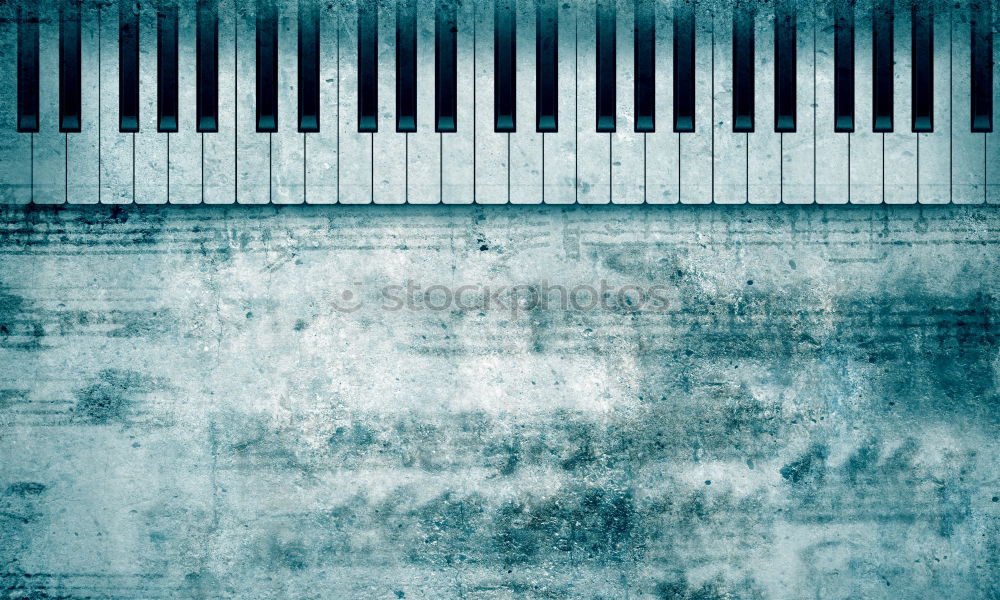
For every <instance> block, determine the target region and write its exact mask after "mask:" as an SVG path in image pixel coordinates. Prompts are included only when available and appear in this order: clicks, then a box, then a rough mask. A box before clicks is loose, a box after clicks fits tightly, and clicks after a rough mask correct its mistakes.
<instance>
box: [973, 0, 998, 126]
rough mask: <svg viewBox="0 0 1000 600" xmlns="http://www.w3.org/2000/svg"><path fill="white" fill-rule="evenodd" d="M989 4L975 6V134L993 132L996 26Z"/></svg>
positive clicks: (979, 3)
mask: <svg viewBox="0 0 1000 600" xmlns="http://www.w3.org/2000/svg"><path fill="white" fill-rule="evenodd" d="M991 13H992V11H991V10H990V2H989V0H979V2H978V4H974V5H973V6H972V19H971V21H972V22H971V24H970V26H971V28H972V29H971V31H970V33H971V42H972V48H971V55H972V98H971V101H972V131H973V132H976V133H990V132H992V131H993V26H992V23H993V21H992V14H991Z"/></svg>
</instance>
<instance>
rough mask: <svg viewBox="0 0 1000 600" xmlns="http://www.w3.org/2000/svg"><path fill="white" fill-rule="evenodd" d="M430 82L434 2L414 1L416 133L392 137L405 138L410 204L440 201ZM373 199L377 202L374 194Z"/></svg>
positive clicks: (438, 139) (438, 151) (438, 146)
mask: <svg viewBox="0 0 1000 600" xmlns="http://www.w3.org/2000/svg"><path fill="white" fill-rule="evenodd" d="M392 64H395V56H393V63H392ZM434 81H435V77H434V0H417V132H416V133H408V134H403V133H394V134H393V135H396V136H398V137H400V138H403V137H406V138H408V139H407V144H408V146H409V148H408V149H407V157H406V163H405V164H406V173H405V175H406V180H407V181H406V199H407V201H408V202H409V203H410V204H436V203H438V202H440V201H441V194H442V190H441V136H442V134H440V133H437V132H436V131H435V130H434V126H435V122H434V116H435V113H434ZM393 97H395V90H393ZM393 130H395V127H393ZM446 137H447V136H446ZM376 156H377V154H376ZM378 167H379V168H382V165H381V164H378ZM377 175H378V171H377V170H376V176H377ZM375 199H376V200H378V195H376V196H375Z"/></svg>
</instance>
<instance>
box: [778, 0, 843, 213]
mask: <svg viewBox="0 0 1000 600" xmlns="http://www.w3.org/2000/svg"><path fill="white" fill-rule="evenodd" d="M796 8H797V14H796V17H795V19H796V34H795V35H796V38H795V44H796V58H795V60H796V75H795V82H796V83H795V107H796V109H795V111H796V117H795V132H794V133H783V134H781V199H782V202H784V203H785V204H811V203H813V202H815V201H816V195H815V191H816V190H815V188H814V184H815V182H816V181H815V169H816V162H815V161H816V158H815V155H814V152H815V143H816V137H817V134H816V127H828V128H829V129H830V130H831V131H832V130H833V113H832V111H831V113H830V115H829V118H828V119H826V121H819V120H817V119H816V106H817V101H816V99H815V98H814V96H813V92H814V90H815V83H816V78H817V74H816V65H815V62H814V61H813V49H814V43H815V42H816V38H815V35H814V34H815V33H816V24H815V21H816V11H817V8H816V7H815V5H814V4H813V3H812V2H811V1H810V0H800V1H799V2H798V3H797V7H796ZM772 35H773V33H772ZM829 41H830V43H831V45H829V46H827V47H826V49H825V50H824V52H827V53H830V52H831V51H832V48H833V46H832V42H833V36H830V37H829ZM815 50H816V52H819V48H815ZM831 56H832V54H831ZM772 58H773V54H772ZM832 68H833V67H832V61H831V65H830V73H827V74H826V76H827V77H829V76H830V75H832ZM830 94H831V96H832V94H833V88H832V86H831V88H830ZM831 104H832V103H831ZM762 114H764V113H762ZM831 135H832V134H831ZM841 137H843V136H841ZM845 149H846V148H845ZM843 159H844V162H845V164H846V161H847V154H846V152H845V153H844V156H843ZM844 177H845V184H846V169H845V173H844Z"/></svg>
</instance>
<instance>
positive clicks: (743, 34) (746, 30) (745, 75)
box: [733, 0, 756, 133]
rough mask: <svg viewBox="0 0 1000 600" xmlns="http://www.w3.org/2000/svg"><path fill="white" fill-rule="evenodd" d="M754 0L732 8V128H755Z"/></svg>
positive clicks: (748, 0)
mask: <svg viewBox="0 0 1000 600" xmlns="http://www.w3.org/2000/svg"><path fill="white" fill-rule="evenodd" d="M753 2H754V0H741V1H739V2H737V3H736V5H735V6H734V7H733V131H734V132H736V133H751V132H753V128H754V71H755V69H756V65H755V64H754V5H753Z"/></svg>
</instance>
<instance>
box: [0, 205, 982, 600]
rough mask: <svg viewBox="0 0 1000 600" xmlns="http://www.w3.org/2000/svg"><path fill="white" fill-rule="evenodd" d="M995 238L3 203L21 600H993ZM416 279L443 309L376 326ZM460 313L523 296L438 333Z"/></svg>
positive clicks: (672, 212) (14, 532) (886, 222)
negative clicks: (593, 299) (388, 296)
mask: <svg viewBox="0 0 1000 600" xmlns="http://www.w3.org/2000/svg"><path fill="white" fill-rule="evenodd" d="M998 230H1000V214H998V213H997V212H996V211H995V210H993V209H984V208H974V207H939V208H924V209H920V208H885V207H869V208H865V207H845V208H834V209H823V208H821V207H805V208H794V207H786V208H783V209H773V208H766V207H733V208H725V207H702V208H698V207H684V206H680V207H674V208H671V209H668V210H659V209H655V208H652V207H638V208H626V207H615V208H596V207H591V208H584V207H580V208H568V209H560V208H555V207H541V208H525V207H521V208H517V209H504V208H497V209H484V208H474V207H469V208H455V207H452V208H447V207H438V208H426V209H424V208H418V207H402V208H388V207H367V208H348V207H337V208H329V207H328V208H320V207H300V208H294V209H288V210H282V209H278V208H261V207H258V208H253V207H236V208H210V207H204V208H195V209H188V210H185V209H180V208H177V207H172V208H161V209H146V210H138V209H124V210H112V209H87V210H78V209H63V210H57V209H52V210H48V209H30V208H29V209H21V208H6V209H3V210H2V212H0V365H2V368H0V573H2V575H0V591H2V595H3V597H5V598H32V599H42V598H68V599H82V598H100V599H111V598H120V599H129V600H131V599H139V598H289V599H292V598H295V599H300V598H317V599H319V598H338V599H350V600H354V599H359V600H361V599H369V598H370V599H376V598H378V599H382V598H387V599H393V598H427V599H435V600H437V599H442V600H444V599H459V598H465V599H515V598H517V599H543V598H544V599H586V600H597V599H619V598H621V599H625V598H628V599H675V598H681V599H695V598H697V599H706V600H707V599H730V598H740V599H785V598H821V599H834V598H845V599H846V598H956V599H957V598H962V599H965V598H969V599H971V598H996V597H998V595H1000V587H998V583H997V582H998V581H1000V540H998V531H1000V527H998V518H1000V503H998V496H1000V481H998V473H1000V470H998V467H997V456H998V452H997V451H998V446H1000V442H998V441H997V440H998V435H997V434H998V432H1000V428H998V424H1000V408H998V403H997V401H998V397H997V396H998V394H997V390H998V376H1000V375H998V374H1000V354H998V352H997V336H998V329H1000V324H998V320H997V319H998V318H997V311H998V300H997V295H998V281H1000V269H998V263H1000V259H998V253H997V245H998V242H1000V236H998ZM408 282H412V286H419V287H420V289H421V290H424V291H426V289H427V288H429V287H431V286H439V287H437V288H435V289H434V290H432V292H431V293H430V294H429V295H427V296H422V295H421V293H414V294H413V298H414V299H415V300H414V303H413V304H412V305H408V306H404V307H402V308H397V307H394V305H393V306H389V307H386V304H387V303H386V302H385V298H384V297H383V296H382V293H383V291H384V290H386V289H387V286H393V285H398V286H404V287H405V286H406V285H407V284H408ZM602 282H604V284H605V285H606V286H607V288H608V289H611V290H612V292H609V299H608V301H607V302H605V303H604V305H601V304H600V303H598V306H596V307H593V308H588V307H587V306H589V303H586V302H583V301H582V299H581V304H584V305H586V306H575V307H574V306H566V307H565V308H564V307H563V306H560V305H559V302H558V290H557V288H554V287H553V286H564V287H566V288H574V287H577V286H593V287H595V288H597V287H599V286H600V285H601V283H602ZM462 285H469V286H480V287H482V286H491V287H493V288H498V287H499V288H503V289H505V290H509V289H510V288H513V287H514V286H520V287H518V288H517V290H518V291H517V294H516V295H517V298H518V302H519V303H517V304H513V305H512V304H511V303H510V302H506V303H505V304H504V303H503V302H501V303H500V304H502V306H500V305H497V304H490V305H489V306H485V305H473V306H468V305H472V304H474V301H475V300H476V298H477V297H476V296H475V295H474V294H473V295H472V296H468V295H467V296H463V299H465V300H468V302H466V305H467V307H466V308H463V307H459V306H456V305H455V304H454V302H451V303H450V304H447V305H446V302H445V299H446V298H447V294H449V293H451V292H452V291H454V290H456V289H457V288H458V287H459V286H462ZM412 286H411V287H412ZM544 286H548V289H549V291H550V292H551V291H552V290H553V289H555V290H556V291H555V292H554V294H555V295H554V296H553V297H554V298H556V300H553V301H551V302H550V303H549V304H547V305H545V304H543V303H542V302H539V301H537V300H538V296H533V294H537V293H538V292H539V290H542V289H545V288H544ZM624 286H634V287H632V288H629V289H630V290H631V292H629V293H626V294H624V295H622V296H621V297H618V296H617V291H620V290H622V289H624ZM654 286H657V290H659V292H658V293H659V294H660V296H662V298H664V299H665V300H664V301H663V302H661V303H659V304H657V305H656V306H653V305H652V301H651V300H649V299H648V298H646V300H644V298H645V296H644V294H645V293H646V292H648V291H649V290H651V289H652V288H653V287H654ZM392 289H395V288H392ZM476 289H479V288H478V287H477V288H476ZM636 290H639V291H636ZM504 293H507V292H502V293H500V296H501V298H500V300H503V297H502V296H503V294H504ZM630 294H631V295H630ZM612 296H613V297H612ZM581 298H582V297H581ZM622 298H624V299H625V300H623V301H621V302H619V300H621V299H622ZM469 299H471V300H469ZM507 299H508V300H509V297H507ZM428 301H429V303H430V304H431V305H432V306H434V307H437V309H433V308H429V307H428V306H427V303H428ZM644 302H647V303H644ZM388 304H390V305H391V304H392V303H388Z"/></svg>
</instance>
